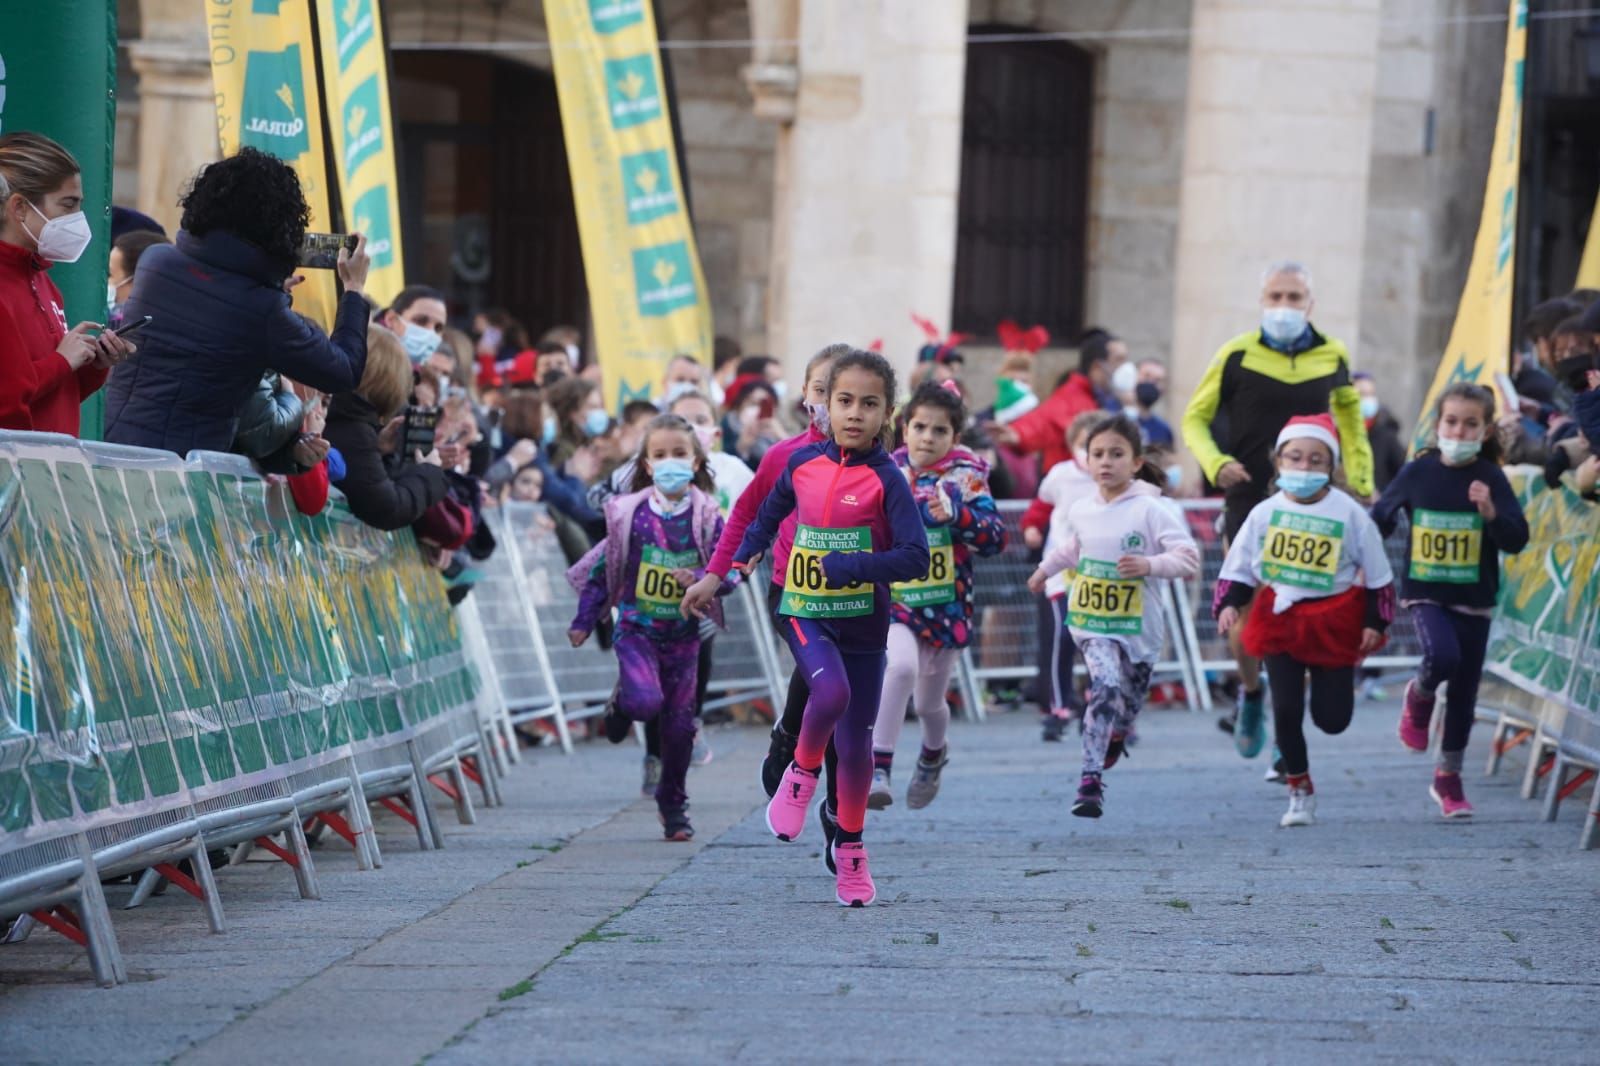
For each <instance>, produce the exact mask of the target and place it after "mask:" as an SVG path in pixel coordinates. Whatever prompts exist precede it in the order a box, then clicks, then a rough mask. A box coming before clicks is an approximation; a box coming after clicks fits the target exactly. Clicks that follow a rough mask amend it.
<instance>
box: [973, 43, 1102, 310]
mask: <svg viewBox="0 0 1600 1066" xmlns="http://www.w3.org/2000/svg"><path fill="white" fill-rule="evenodd" d="M1026 32H1027V31H1025V30H1018V29H1017V28H1016V27H1011V26H974V27H973V28H972V35H973V36H974V37H982V36H983V35H985V34H1002V33H1003V34H1006V35H1008V36H1016V35H1018V34H1019V33H1026ZM1093 107H1094V56H1093V55H1092V54H1091V53H1090V52H1088V51H1086V50H1084V49H1082V48H1079V47H1077V46H1076V45H1073V44H1071V43H1069V42H1066V41H1052V40H1046V39H1040V40H1022V41H1004V42H993V43H990V42H985V41H981V40H979V41H974V42H973V43H971V44H969V45H968V46H967V85H966V104H965V111H964V115H963V119H962V131H961V196H960V207H959V216H958V222H957V237H956V271H955V298H954V302H953V307H954V310H953V312H952V315H951V317H952V322H951V328H952V329H956V330H960V331H962V332H964V333H973V334H977V335H979V336H984V337H987V336H993V334H994V328H995V325H996V323H998V322H999V321H1000V320H1001V319H1005V318H1013V319H1016V320H1017V321H1019V322H1023V323H1027V324H1029V325H1032V324H1033V323H1042V324H1044V326H1045V327H1046V328H1047V329H1049V330H1050V333H1051V336H1053V337H1057V338H1060V339H1062V340H1066V339H1068V338H1070V337H1072V336H1074V335H1076V334H1077V332H1078V331H1079V330H1080V329H1082V328H1083V315H1084V267H1085V262H1086V248H1087V242H1088V209H1089V152H1090V116H1091V113H1092V109H1093Z"/></svg>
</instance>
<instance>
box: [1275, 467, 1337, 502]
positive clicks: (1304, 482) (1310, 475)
mask: <svg viewBox="0 0 1600 1066" xmlns="http://www.w3.org/2000/svg"><path fill="white" fill-rule="evenodd" d="M1327 484H1328V475H1327V474H1324V473H1323V472H1322V471H1320V470H1280V471H1278V487H1279V488H1280V489H1282V490H1283V491H1284V492H1287V493H1288V494H1289V495H1291V496H1293V497H1294V498H1295V499H1297V500H1306V499H1310V498H1311V497H1312V496H1315V495H1316V494H1317V493H1319V492H1321V491H1322V490H1323V489H1324V488H1325V487H1327Z"/></svg>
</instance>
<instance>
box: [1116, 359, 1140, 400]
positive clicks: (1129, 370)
mask: <svg viewBox="0 0 1600 1066" xmlns="http://www.w3.org/2000/svg"><path fill="white" fill-rule="evenodd" d="M1138 385H1139V368H1138V367H1136V366H1134V365H1133V363H1132V362H1127V363H1123V364H1122V365H1121V366H1119V367H1117V369H1115V370H1113V371H1112V372H1111V391H1112V392H1115V393H1117V394H1119V395H1122V396H1126V395H1129V394H1131V393H1132V392H1133V390H1134V389H1135V388H1137V387H1138Z"/></svg>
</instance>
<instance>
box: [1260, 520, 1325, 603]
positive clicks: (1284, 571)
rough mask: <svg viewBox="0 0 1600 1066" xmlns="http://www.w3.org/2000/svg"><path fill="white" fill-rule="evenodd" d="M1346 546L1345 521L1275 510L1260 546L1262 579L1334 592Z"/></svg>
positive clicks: (1300, 587) (1273, 582)
mask: <svg viewBox="0 0 1600 1066" xmlns="http://www.w3.org/2000/svg"><path fill="white" fill-rule="evenodd" d="M1343 546H1344V523H1343V522H1338V521H1335V520H1334V519H1331V518H1321V517H1319V516H1317V515H1308V514H1299V513H1298V512H1295V511H1274V512H1272V521H1271V522H1269V523H1268V524H1267V539H1266V542H1265V543H1264V544H1262V546H1261V577H1262V580H1264V581H1268V582H1270V583H1272V584H1274V585H1287V586H1290V587H1292V588H1299V589H1307V590H1309V591H1311V592H1332V591H1333V578H1334V575H1335V574H1337V573H1338V572H1339V554H1340V551H1341V549H1342V548H1343Z"/></svg>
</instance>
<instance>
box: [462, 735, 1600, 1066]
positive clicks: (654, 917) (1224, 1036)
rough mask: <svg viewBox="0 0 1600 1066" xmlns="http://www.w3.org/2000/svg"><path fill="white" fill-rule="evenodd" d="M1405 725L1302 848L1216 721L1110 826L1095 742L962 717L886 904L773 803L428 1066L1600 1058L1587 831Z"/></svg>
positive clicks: (1112, 793)
mask: <svg viewBox="0 0 1600 1066" xmlns="http://www.w3.org/2000/svg"><path fill="white" fill-rule="evenodd" d="M1393 716H1394V709H1393V708H1392V706H1372V705H1367V706H1364V707H1363V708H1362V710H1361V713H1360V714H1359V715H1358V719H1357V724H1356V726H1355V727H1354V728H1353V729H1352V731H1351V732H1350V733H1349V734H1347V735H1346V736H1344V737H1340V738H1336V739H1333V738H1324V737H1321V736H1314V737H1313V738H1312V740H1311V748H1312V759H1313V769H1314V771H1315V776H1316V779H1317V781H1318V790H1319V802H1320V804H1321V809H1320V811H1319V814H1320V819H1321V820H1320V824H1319V825H1317V826H1315V827H1313V828H1310V829H1304V830H1281V829H1279V828H1278V827H1277V818H1278V815H1279V814H1280V813H1281V812H1282V809H1283V806H1284V796H1283V790H1282V787H1281V786H1273V785H1268V784H1266V783H1264V782H1262V780H1261V777H1260V773H1261V769H1262V766H1263V763H1262V761H1261V760H1256V761H1255V762H1252V763H1249V764H1246V763H1244V761H1243V760H1240V759H1239V758H1238V757H1237V756H1236V755H1235V754H1233V751H1232V747H1231V744H1230V743H1229V742H1228V740H1227V738H1225V737H1223V736H1222V735H1221V734H1219V733H1217V732H1216V731H1215V729H1214V727H1213V726H1212V723H1211V721H1210V720H1209V719H1207V718H1202V717H1189V716H1185V715H1181V714H1162V715H1156V716H1151V717H1150V718H1149V719H1148V721H1147V722H1146V725H1145V730H1146V734H1147V735H1146V739H1145V741H1144V743H1142V744H1141V745H1140V746H1139V747H1138V748H1136V749H1135V751H1134V753H1133V756H1132V758H1131V759H1130V760H1129V761H1128V762H1127V763H1126V764H1124V766H1121V767H1118V768H1117V769H1116V770H1114V771H1112V773H1111V774H1110V775H1109V778H1108V780H1109V784H1110V788H1109V800H1108V807H1107V814H1106V817H1105V818H1104V819H1102V820H1100V821H1099V822H1090V821H1084V820H1080V819H1075V818H1072V817H1070V816H1069V815H1068V814H1067V809H1068V805H1069V804H1070V801H1071V798H1072V792H1073V789H1074V787H1075V784H1076V774H1075V768H1076V761H1077V746H1076V744H1075V743H1068V744H1064V745H1060V746H1051V745H1042V744H1040V743H1039V742H1038V740H1037V738H1036V734H1035V733H1034V726H1033V723H1032V722H1031V721H1026V720H1023V719H1020V718H1002V719H997V720H994V721H991V722H990V723H989V724H987V725H985V726H983V727H960V726H958V727H957V729H956V730H955V732H954V734H953V740H952V744H953V753H954V758H953V760H952V763H951V767H950V769H949V770H948V771H947V775H948V777H947V784H946V786H945V790H944V792H943V793H942V794H941V796H940V797H939V799H938V801H937V802H936V803H935V804H934V806H932V807H930V808H929V809H927V810H926V811H922V812H913V811H909V810H906V809H905V808H904V807H903V805H897V806H895V807H892V808H890V809H889V810H888V811H886V812H883V813H882V814H873V815H872V816H871V818H870V819H869V832H868V841H869V845H870V847H871V849H872V855H873V865H874V870H875V871H876V875H877V878H878V885H879V892H880V901H881V902H880V905H878V906H875V907H873V908H870V909H868V910H865V911H845V910H842V909H841V908H839V907H837V906H836V905H834V903H833V901H832V883H831V879H830V878H828V876H827V875H826V874H825V872H824V871H823V869H822V866H821V862H820V835H819V834H818V833H817V831H816V829H815V823H814V822H813V823H812V825H811V826H808V828H807V832H808V834H809V835H808V837H806V838H802V840H801V841H800V842H798V843H796V844H794V845H783V844H779V843H778V842H776V841H773V840H771V838H770V836H769V835H768V834H767V832H766V829H765V826H764V824H763V822H762V819H761V816H760V814H759V811H757V812H753V813H752V814H751V816H750V817H748V818H746V819H744V820H743V821H742V822H741V823H740V824H739V825H738V826H736V827H735V828H734V829H732V830H731V831H730V832H728V833H727V834H726V835H724V836H723V837H722V838H721V839H720V840H718V841H717V842H716V844H715V845H714V846H712V847H709V848H707V849H706V850H705V851H703V852H701V853H700V854H699V855H698V856H696V858H695V860H694V861H693V862H691V863H689V864H688V865H687V866H685V867H684V868H683V869H682V870H680V871H678V872H677V873H675V874H674V875H672V876H671V877H668V878H667V879H666V880H664V881H663V882H662V883H661V884H660V885H658V886H656V888H655V889H654V890H653V891H652V892H651V893H650V894H649V895H648V896H646V897H645V898H644V899H642V900H641V901H640V902H639V903H638V904H637V905H636V906H634V907H633V908H632V909H630V910H629V911H628V912H627V913H625V914H623V915H620V916H619V917H617V918H616V919H614V920H613V921H611V922H610V923H608V924H607V925H606V926H604V927H603V928H602V929H601V930H600V931H599V938H597V939H595V940H592V941H591V942H587V943H583V944H580V945H578V946H577V947H576V948H575V949H574V950H573V951H572V952H571V953H570V954H568V955H566V956H564V957H562V958H560V959H558V960H557V961H556V962H555V963H554V964H552V965H551V966H550V967H548V968H547V969H546V970H544V971H543V972H542V973H541V974H540V975H539V976H538V978H537V979H536V980H535V981H534V982H533V986H532V988H531V989H530V990H529V992H528V994H526V995H523V996H520V997H518V998H516V999H514V1000H510V1001H508V1002H505V1003H503V1004H498V1005H497V1006H496V1007H495V1008H494V1009H493V1010H492V1011H491V1012H490V1014H489V1015H488V1017H486V1018H485V1019H484V1020H483V1021H481V1022H479V1023H478V1024H477V1025H475V1026H474V1027H473V1028H472V1029H471V1030H470V1031H468V1032H466V1033H464V1034H463V1035H462V1036H461V1037H460V1039H459V1040H458V1041H457V1042H456V1043H455V1044H454V1045H453V1046H451V1047H449V1048H447V1049H445V1050H444V1051H442V1052H440V1053H439V1054H438V1055H436V1056H434V1058H433V1059H431V1060H430V1062H431V1063H446V1064H465V1063H472V1064H480V1063H500V1062H514V1061H527V1058H526V1056H527V1055H529V1054H530V1049H533V1050H532V1052H531V1053H532V1054H533V1055H534V1057H536V1058H538V1059H540V1060H544V1061H579V1060H593V1059H604V1060H605V1061H609V1062H632V1061H651V1062H679V1061H683V1062H688V1061H707V1060H719V1059H720V1060H726V1061H735V1062H744V1061H750V1062H765V1061H772V1060H774V1059H778V1058H792V1057H794V1056H795V1053H796V1051H797V1049H805V1052H806V1053H807V1054H818V1055H822V1056H827V1057H830V1058H835V1059H840V1060H843V1061H852V1062H854V1061H871V1062H880V1063H881V1062H901V1061H905V1062H928V1061H941V1062H943V1061H949V1062H958V1061H969V1060H975V1061H984V1060H990V1061H1025V1060H1026V1061H1040V1060H1043V1061H1086V1062H1097V1061H1116V1062H1178V1061H1182V1062H1197V1061H1229V1062H1235V1061H1241V1059H1242V1060H1243V1061H1281V1060H1285V1059H1289V1058H1293V1059H1295V1060H1298V1061H1310V1062H1348V1061H1353V1060H1356V1059H1358V1058H1359V1059H1360V1060H1361V1061H1372V1062H1383V1061H1401V1060H1404V1061H1406V1062H1412V1063H1415V1062H1497V1063H1498V1062H1513V1061H1534V1060H1539V1061H1542V1062H1586V1061H1588V1062H1592V1061H1597V1060H1600V1010H1597V1009H1596V1007H1597V1005H1600V949H1597V948H1595V946H1594V945H1595V944H1596V943H1600V937H1597V934H1600V854H1595V853H1587V854H1586V853H1582V852H1579V851H1577V850H1576V847H1575V845H1576V841H1577V831H1578V830H1577V827H1578V825H1579V823H1580V821H1581V818H1580V817H1579V816H1578V815H1579V814H1581V812H1579V811H1577V810H1576V808H1575V807H1573V808H1570V809H1569V811H1568V813H1567V815H1566V816H1564V817H1563V819H1562V820H1561V821H1560V822H1559V823H1557V824H1556V825H1545V824H1544V823H1541V822H1539V821H1538V812H1537V808H1536V805H1534V804H1530V803H1525V802H1523V801H1522V800H1520V799H1519V798H1517V796H1516V786H1515V776H1514V774H1507V775H1506V776H1503V777H1502V778H1500V779H1498V780H1495V781H1491V782H1487V783H1485V782H1484V781H1483V780H1482V779H1481V778H1480V777H1479V776H1478V775H1477V774H1476V773H1474V772H1473V771H1472V770H1469V773H1468V784H1469V792H1470V794H1471V796H1472V798H1473V800H1474V802H1475V803H1477V804H1478V808H1479V811H1480V812H1481V813H1480V816H1479V817H1478V818H1477V819H1476V821H1475V823H1473V824H1461V823H1445V822H1442V821H1441V820H1440V819H1439V818H1438V816H1437V810H1436V808H1435V807H1434V806H1433V804H1432V802H1431V801H1430V800H1428V798H1427V784H1428V779H1429V776H1430V770H1429V766H1430V764H1429V762H1428V761H1427V760H1426V759H1425V758H1422V757H1417V756H1409V755H1407V754H1406V753H1404V752H1402V751H1400V750H1398V745H1397V743H1396V742H1395V740H1394V737H1393V721H1394V718H1393ZM907 732H908V733H909V734H913V735H912V736H910V737H908V738H907V745H906V746H907V747H908V748H909V747H910V746H911V745H913V744H914V743H915V737H914V733H915V730H914V729H909V730H908V731H907ZM1481 739H1482V738H1480V742H1481ZM597 995H598V996H600V997H602V1000H603V1002H606V1003H612V1004H627V1008H626V1010H624V1011H620V1012H618V1013H617V1014H616V1018H617V1019H619V1020H624V1019H625V1023H626V1024H615V1023H606V1022H603V1021H597V1020H596V1019H595V1018H593V1017H588V1016H586V1015H585V1014H584V1013H583V1012H574V1011H572V1010H571V1008H570V1005H571V1004H572V1003H575V1002H588V1001H592V1000H593V999H594V997H596V996H597Z"/></svg>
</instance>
